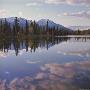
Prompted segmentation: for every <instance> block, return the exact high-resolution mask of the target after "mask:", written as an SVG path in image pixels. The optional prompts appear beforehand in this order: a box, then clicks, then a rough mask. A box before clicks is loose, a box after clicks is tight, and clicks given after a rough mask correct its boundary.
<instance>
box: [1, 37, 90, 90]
mask: <svg viewBox="0 0 90 90" xmlns="http://www.w3.org/2000/svg"><path fill="white" fill-rule="evenodd" d="M43 49H44V50H43ZM45 50H46V51H45ZM12 52H14V53H13V54H14V55H12ZM22 52H24V53H22ZM28 52H29V53H28ZM8 55H9V56H8ZM20 55H21V56H20ZM0 90H90V38H89V37H82V38H80V37H76V38H75V37H34V36H33V37H31V36H30V37H13V38H10V37H4V38H1V39H0Z"/></svg>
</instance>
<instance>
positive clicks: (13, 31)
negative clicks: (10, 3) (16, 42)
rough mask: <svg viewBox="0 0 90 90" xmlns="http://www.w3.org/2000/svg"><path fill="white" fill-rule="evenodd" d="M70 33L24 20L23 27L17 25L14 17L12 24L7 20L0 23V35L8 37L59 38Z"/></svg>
mask: <svg viewBox="0 0 90 90" xmlns="http://www.w3.org/2000/svg"><path fill="white" fill-rule="evenodd" d="M68 34H71V32H70V31H69V30H68V29H67V28H64V29H60V28H59V27H55V26H54V27H52V28H50V27H49V26H48V21H47V24H46V26H39V25H38V24H37V23H36V22H35V21H31V23H28V20H26V23H25V26H24V27H23V26H22V25H20V24H19V20H18V18H17V17H15V20H14V24H10V23H9V22H8V21H7V19H6V18H5V20H1V21H0V35H3V36H4V35H5V36H6V35H8V36H21V35H48V36H59V35H68Z"/></svg>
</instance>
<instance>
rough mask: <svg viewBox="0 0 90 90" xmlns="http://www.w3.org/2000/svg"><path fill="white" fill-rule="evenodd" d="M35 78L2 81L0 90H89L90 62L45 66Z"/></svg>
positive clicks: (27, 77) (26, 77)
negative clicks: (8, 81)
mask: <svg viewBox="0 0 90 90" xmlns="http://www.w3.org/2000/svg"><path fill="white" fill-rule="evenodd" d="M40 69H41V71H40V72H38V73H37V74H36V75H35V76H34V77H30V76H25V77H23V78H15V79H13V80H12V81H11V82H10V83H9V84H7V83H6V81H5V80H0V90H82V89H85V90H89V89H90V61H84V62H78V63H66V64H63V65H61V64H45V65H43V66H41V67H40Z"/></svg>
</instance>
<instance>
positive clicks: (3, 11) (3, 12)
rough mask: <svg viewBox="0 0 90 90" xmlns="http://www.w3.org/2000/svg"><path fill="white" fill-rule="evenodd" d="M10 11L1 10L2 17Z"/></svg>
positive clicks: (0, 15)
mask: <svg viewBox="0 0 90 90" xmlns="http://www.w3.org/2000/svg"><path fill="white" fill-rule="evenodd" d="M7 13H8V11H7V10H6V9H0V17H5V16H6V15H7Z"/></svg>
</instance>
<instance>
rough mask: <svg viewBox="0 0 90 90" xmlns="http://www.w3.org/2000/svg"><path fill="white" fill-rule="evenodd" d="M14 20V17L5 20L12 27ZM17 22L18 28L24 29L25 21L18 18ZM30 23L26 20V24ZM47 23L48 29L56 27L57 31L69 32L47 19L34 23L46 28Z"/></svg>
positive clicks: (3, 19)
mask: <svg viewBox="0 0 90 90" xmlns="http://www.w3.org/2000/svg"><path fill="white" fill-rule="evenodd" d="M15 18H16V17H8V18H6V20H7V22H8V23H10V25H11V26H12V25H13V24H14V21H15ZM0 20H2V21H3V22H4V21H5V18H0ZM17 20H18V23H19V25H20V26H22V27H25V25H26V20H27V19H25V18H21V17H19V18H17ZM31 21H32V20H27V22H28V23H29V24H30V23H31ZM47 21H48V27H50V28H53V27H55V28H57V27H58V28H59V29H62V30H63V29H64V30H70V29H69V28H66V27H64V26H63V25H60V24H57V23H55V22H53V21H52V20H49V19H41V20H38V21H36V23H37V24H38V25H39V26H46V25H47Z"/></svg>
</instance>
